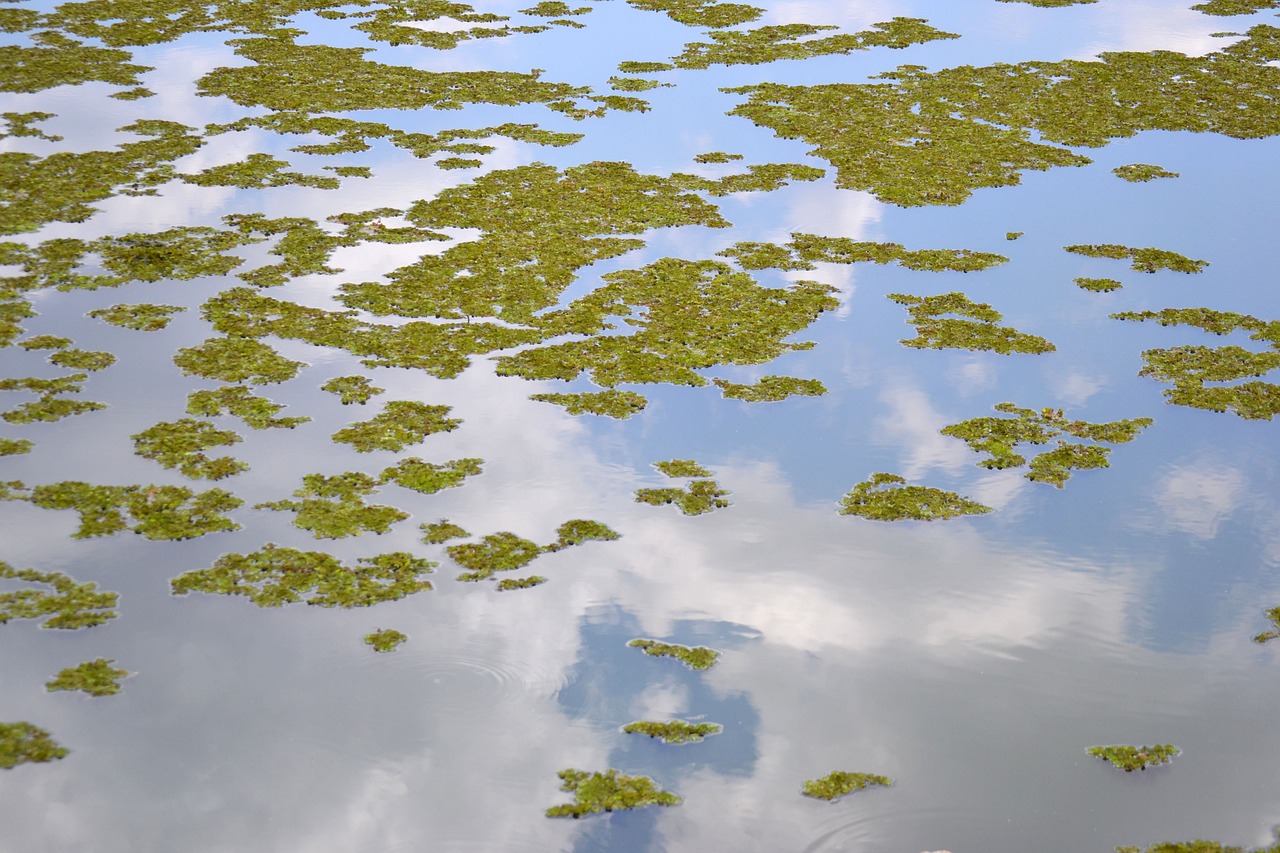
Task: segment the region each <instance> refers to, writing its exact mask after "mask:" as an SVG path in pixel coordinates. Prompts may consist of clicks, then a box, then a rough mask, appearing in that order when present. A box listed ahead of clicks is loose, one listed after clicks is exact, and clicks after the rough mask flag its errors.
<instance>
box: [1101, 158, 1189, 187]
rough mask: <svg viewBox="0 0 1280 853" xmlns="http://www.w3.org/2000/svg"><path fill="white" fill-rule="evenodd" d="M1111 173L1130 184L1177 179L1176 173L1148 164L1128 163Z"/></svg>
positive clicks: (1117, 167)
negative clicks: (1160, 179) (1161, 179)
mask: <svg viewBox="0 0 1280 853" xmlns="http://www.w3.org/2000/svg"><path fill="white" fill-rule="evenodd" d="M1111 172H1112V174H1114V175H1115V176H1116V177H1117V178H1122V179H1123V180H1126V181H1129V182H1131V183H1141V182H1143V181H1153V180H1155V179H1156V178H1176V177H1179V175H1178V173H1177V172H1170V171H1169V170H1168V169H1165V168H1162V167H1160V166H1153V165H1152V164H1150V163H1130V164H1128V165H1127V166H1116V167H1115V168H1114V169H1112V170H1111Z"/></svg>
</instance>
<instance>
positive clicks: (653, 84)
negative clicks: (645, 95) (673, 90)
mask: <svg viewBox="0 0 1280 853" xmlns="http://www.w3.org/2000/svg"><path fill="white" fill-rule="evenodd" d="M673 85H675V84H674V83H663V82H662V81H660V80H644V79H639V78H636V77H610V78H609V88H610V89H613V90H614V91H617V92H647V91H649V90H650V89H659V88H669V87H671V86H673Z"/></svg>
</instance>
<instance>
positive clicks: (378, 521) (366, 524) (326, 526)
mask: <svg viewBox="0 0 1280 853" xmlns="http://www.w3.org/2000/svg"><path fill="white" fill-rule="evenodd" d="M379 482H380V481H379V480H376V479H374V478H373V477H370V476H369V475H368V474H362V473H360V472H358V471H356V472H352V471H348V472H347V473H345V474H334V475H333V476H325V475H324V474H306V475H304V476H303V478H302V488H300V489H297V490H295V491H294V493H293V495H294V497H295V498H299V500H280V501H268V502H266V503H260V504H255V505H254V509H272V510H284V511H292V512H294V513H296V515H295V516H294V519H293V524H294V526H295V527H300V528H302V529H303V530H309V531H311V534H312V535H313V536H315V537H316V538H317V539H341V538H344V537H347V536H360V535H361V534H363V533H365V532H366V531H372V532H373V533H386V532H387V531H388V530H389V529H390V528H391V525H393V524H395V523H396V522H397V521H403V520H404V519H406V518H408V517H409V514H408V513H407V512H403V511H401V510H398V509H396V508H395V507H391V506H381V505H378V504H366V503H365V502H364V498H365V497H367V496H369V495H372V494H375V493H376V492H377V491H378V483H379Z"/></svg>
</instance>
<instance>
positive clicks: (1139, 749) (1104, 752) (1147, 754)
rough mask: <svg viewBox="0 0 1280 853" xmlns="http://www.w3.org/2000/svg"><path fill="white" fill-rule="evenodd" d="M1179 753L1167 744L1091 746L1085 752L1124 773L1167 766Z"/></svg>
mask: <svg viewBox="0 0 1280 853" xmlns="http://www.w3.org/2000/svg"><path fill="white" fill-rule="evenodd" d="M1181 751H1182V750H1180V749H1178V748H1177V747H1176V746H1173V745H1172V744H1168V743H1165V744H1156V745H1155V746H1091V747H1089V748H1088V749H1086V750H1085V752H1087V753H1089V754H1090V755H1092V756H1095V757H1097V758H1102V759H1105V760H1106V761H1109V762H1111V763H1112V764H1113V765H1114V766H1116V767H1119V768H1120V769H1121V770H1123V771H1124V772H1126V773H1131V772H1133V771H1134V770H1146V769H1147V768H1148V767H1152V766H1155V765H1157V764H1168V763H1169V762H1170V761H1171V760H1172V759H1173V758H1174V757H1175V756H1176V755H1178V754H1179V753H1180V752H1181Z"/></svg>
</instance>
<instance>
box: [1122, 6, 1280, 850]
mask: <svg viewBox="0 0 1280 853" xmlns="http://www.w3.org/2000/svg"><path fill="white" fill-rule="evenodd" d="M1214 2H1218V0H1214ZM1201 5H1208V4H1201ZM1250 11H1252V10H1250ZM1116 853H1144V851H1143V849H1142V848H1141V847H1136V846H1124V847H1117V848H1116ZM1145 853H1280V842H1277V843H1275V844H1273V845H1271V846H1270V847H1266V848H1263V847H1259V848H1257V849H1256V850H1252V851H1249V850H1245V848H1243V847H1228V846H1227V845H1225V844H1219V843H1218V842H1216V841H1205V840H1204V839H1203V838H1201V839H1197V840H1195V841H1183V842H1176V841H1164V842H1161V843H1159V844H1152V845H1151V846H1150V847H1148V848H1147V849H1146V851H1145Z"/></svg>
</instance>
